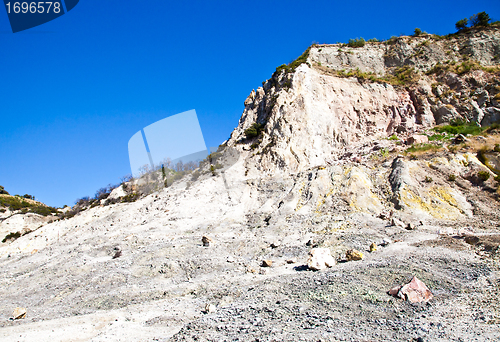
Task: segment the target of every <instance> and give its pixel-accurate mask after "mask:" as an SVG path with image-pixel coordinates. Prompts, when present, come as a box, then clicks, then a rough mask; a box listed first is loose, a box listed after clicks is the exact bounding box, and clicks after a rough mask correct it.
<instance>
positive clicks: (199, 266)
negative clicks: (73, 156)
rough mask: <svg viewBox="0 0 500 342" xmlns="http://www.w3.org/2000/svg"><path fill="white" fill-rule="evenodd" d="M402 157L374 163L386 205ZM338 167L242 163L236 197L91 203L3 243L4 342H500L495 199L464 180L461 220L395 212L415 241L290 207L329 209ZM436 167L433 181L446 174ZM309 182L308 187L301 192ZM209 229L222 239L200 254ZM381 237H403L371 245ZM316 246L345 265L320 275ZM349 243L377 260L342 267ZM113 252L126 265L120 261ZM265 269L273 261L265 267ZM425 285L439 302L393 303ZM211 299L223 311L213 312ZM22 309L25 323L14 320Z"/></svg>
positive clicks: (197, 188)
mask: <svg viewBox="0 0 500 342" xmlns="http://www.w3.org/2000/svg"><path fill="white" fill-rule="evenodd" d="M392 158H393V157H390V158H388V159H387V160H385V161H384V160H380V161H379V160H374V161H371V162H370V163H371V164H370V163H368V162H367V164H366V165H365V166H366V169H367V170H369V169H371V170H375V171H373V172H382V174H384V175H385V176H384V177H383V178H380V177H379V178H380V184H378V186H379V191H378V192H377V191H375V190H373V191H375V192H376V193H377V194H378V195H379V196H380V199H381V201H382V203H383V205H384V206H385V207H386V208H388V209H391V205H392V202H391V201H390V198H389V197H390V196H389V195H387V198H385V197H383V196H385V195H384V191H385V190H384V189H386V188H388V187H389V186H390V185H389V183H388V180H387V179H388V174H389V173H390V170H391V160H392ZM421 163H422V165H425V164H426V161H425V160H424V161H422V162H421ZM383 165H385V166H383ZM374 166H377V167H374ZM422 167H424V166H422ZM331 170H332V169H326V170H319V169H316V170H312V171H310V172H305V173H301V174H297V175H292V176H290V177H284V178H280V179H275V178H272V177H270V178H269V177H268V178H265V177H263V178H261V179H249V178H245V177H244V176H243V174H244V163H243V162H242V161H240V162H238V163H237V164H236V165H235V166H234V167H233V168H232V169H230V170H226V172H225V175H226V177H227V183H229V184H230V185H231V190H230V191H229V192H228V191H227V190H226V189H225V187H224V181H223V179H222V177H221V176H220V175H218V176H216V177H212V176H211V175H205V176H202V177H201V178H200V179H199V180H198V181H197V182H195V183H193V184H191V185H190V186H189V187H186V186H187V184H186V182H179V183H176V184H175V185H174V186H172V187H170V188H168V189H164V190H163V191H161V192H160V193H156V194H153V195H150V196H147V197H146V198H144V199H141V200H139V201H137V202H135V203H130V204H116V205H111V206H108V207H96V208H93V209H89V210H87V211H84V212H82V213H80V214H78V215H77V216H76V217H74V218H72V219H69V220H63V221H58V222H54V223H51V224H48V225H46V226H44V227H42V228H40V229H38V230H36V231H34V232H32V233H30V234H27V235H25V236H22V237H21V238H19V239H17V240H16V241H14V242H12V243H10V244H8V245H5V246H2V247H1V249H0V267H1V269H2V277H1V279H0V286H1V288H2V296H1V297H0V340H2V341H12V340H16V341H33V340H36V341H51V342H52V341H104V340H106V341H154V340H156V341H167V340H172V341H195V340H198V341H205V340H207V341H237V340H238V341H256V340H259V341H283V340H287V341H318V340H321V341H370V340H387V341H404V340H412V339H414V338H418V337H422V338H423V339H424V340H431V341H439V340H442V341H469V340H478V341H487V340H495V339H498V338H500V333H499V331H500V329H499V328H500V326H499V325H500V307H499V304H498V291H499V287H500V277H499V276H500V273H499V271H500V270H499V267H498V241H497V240H498V239H497V237H498V233H499V230H500V227H499V217H498V210H497V209H498V202H497V200H498V199H497V197H496V194H495V193H494V192H490V191H486V190H484V187H483V188H479V187H477V186H473V185H471V184H470V183H468V181H466V180H460V181H459V182H456V183H457V184H462V183H463V184H462V185H461V186H463V187H465V188H464V190H466V191H467V193H468V195H467V196H468V201H469V202H470V203H472V204H471V206H472V211H473V212H474V215H473V216H472V217H467V216H465V215H462V216H460V217H458V218H456V219H454V220H438V219H435V218H433V217H432V216H429V215H427V216H425V215H422V214H414V213H412V211H411V210H407V211H404V210H403V211H396V210H393V209H391V210H393V211H394V213H395V216H398V217H399V218H401V219H402V220H404V221H405V222H411V223H413V224H414V225H415V226H416V228H415V229H414V230H411V231H409V230H406V229H404V228H403V227H396V226H391V225H390V220H389V219H385V220H383V219H380V218H377V217H375V215H372V214H368V213H366V212H365V213H363V212H360V211H359V210H355V209H353V206H352V205H350V204H349V202H348V201H346V200H345V198H344V199H343V198H341V197H332V196H330V197H329V198H328V199H327V201H326V206H325V207H322V208H321V210H320V211H317V210H316V211H314V206H312V209H311V208H309V209H308V204H307V203H306V204H305V205H304V207H303V208H301V209H299V210H294V209H293V208H294V207H295V209H297V207H296V205H297V204H298V203H302V202H300V198H302V199H304V198H306V199H307V201H309V202H311V203H316V202H317V198H316V197H315V196H316V195H317V194H315V193H314V192H315V191H316V190H315V189H316V188H315V185H314V184H315V182H317V181H320V180H321V177H320V175H321V174H322V173H325V172H326V173H328V172H330V171H331ZM425 172H430V174H431V175H432V177H433V178H434V179H435V180H436V181H438V180H439V179H440V177H441V178H444V177H445V176H446V175H447V173H444V174H441V173H440V171H439V169H429V170H426V171H425ZM447 172H448V171H447ZM235 179H243V181H231V180H235ZM460 182H462V183H460ZM303 184H305V189H306V190H300V191H299V190H298V189H299V188H300V189H302V188H304V186H303ZM457 184H451V185H450V186H452V187H456V188H457V189H458V188H460V185H457ZM304 192H306V193H304ZM307 192H309V193H308V194H307ZM297 198H299V199H297ZM367 203H368V204H369V203H370V202H367ZM360 205H361V204H360V203H358V205H357V208H359V206H360ZM290 208H292V209H290ZM392 208H393V207H392ZM308 210H309V211H308ZM420 221H422V224H421V223H420ZM439 232H441V233H442V232H447V233H450V234H451V236H447V235H440V234H438V233H439ZM463 232H467V233H469V234H474V235H475V236H477V237H478V238H477V240H474V241H473V242H472V243H473V244H469V243H466V242H465V239H464V237H463V236H462V235H457V234H461V233H463ZM203 235H206V236H209V237H210V238H212V239H213V240H214V241H215V242H214V243H213V244H211V245H210V246H209V247H203V245H202V242H201V238H202V236H203ZM383 238H389V239H390V240H392V241H394V242H393V243H392V244H389V245H388V246H386V247H381V246H379V247H378V250H377V251H375V252H373V253H369V252H368V251H367V250H368V248H369V245H370V244H371V243H372V242H376V243H378V242H380V241H382V239H383ZM272 246H274V248H273V247H272ZM315 246H318V247H327V248H330V250H331V251H332V255H334V256H335V257H336V258H338V259H339V261H340V262H339V263H338V264H337V265H336V266H334V267H332V268H331V269H328V270H326V271H322V272H312V271H308V270H307V267H306V266H305V264H306V260H307V254H308V252H309V250H310V249H311V248H313V247H315ZM350 248H355V249H358V250H360V251H362V252H363V253H364V254H365V256H366V257H365V259H364V260H362V261H356V262H342V258H343V256H344V255H345V251H346V250H348V249H350ZM117 251H121V256H119V257H117V258H115V259H113V256H114V255H115V254H116V253H117ZM293 258H295V259H296V262H295V263H293V264H288V263H287V260H289V259H293ZM265 259H266V260H267V259H269V260H272V261H273V266H272V267H261V266H260V265H261V263H262V260H265ZM414 275H415V276H417V277H418V278H419V279H421V280H422V281H423V282H424V283H425V284H426V285H427V286H428V287H429V288H430V289H431V291H432V292H433V294H434V298H433V299H432V300H431V301H430V302H429V303H427V304H411V303H408V302H403V301H401V300H399V299H396V298H392V297H390V296H389V295H387V294H386V292H387V291H388V290H389V289H390V288H391V287H393V286H395V285H401V284H404V283H406V282H408V281H409V280H410V279H411V277H412V276H414ZM207 304H213V305H215V306H216V307H217V311H216V312H213V313H208V314H205V313H203V311H204V309H205V306H206V305H207ZM18 306H20V307H26V308H27V309H28V317H27V318H26V319H22V320H16V321H10V320H8V318H9V316H10V314H11V313H12V310H13V309H14V308H15V307H18Z"/></svg>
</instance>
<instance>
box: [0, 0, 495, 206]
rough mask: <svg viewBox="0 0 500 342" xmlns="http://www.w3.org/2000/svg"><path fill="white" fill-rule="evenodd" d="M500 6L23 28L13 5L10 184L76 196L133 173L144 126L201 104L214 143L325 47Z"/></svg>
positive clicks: (280, 5)
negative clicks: (265, 88) (299, 62)
mask: <svg viewBox="0 0 500 342" xmlns="http://www.w3.org/2000/svg"><path fill="white" fill-rule="evenodd" d="M481 11H486V12H487V13H488V14H490V16H491V17H492V18H493V19H495V20H500V2H499V1H498V0H491V1H481V0H478V1H425V0H423V1H419V2H405V1H385V2H384V1H377V2H374V1H307V2H306V1H294V0H289V1H279V0H273V1H260V0H257V1H248V2H243V1H234V0H233V1H218V0H213V1H206V0H205V1H189V0H186V1H175V2H172V1H166V0H148V1H142V0H141V1H139V0H133V1H131V0H129V1H124V0H106V1H102V0H100V1H97V0H80V3H79V4H78V5H77V6H76V7H75V8H74V9H73V10H72V11H70V12H68V13H67V14H66V15H63V16H62V17H60V18H57V19H55V20H53V21H51V22H48V23H46V24H44V25H41V26H38V27H35V28H33V29H30V30H27V31H23V32H19V33H16V34H13V33H12V32H11V30H10V25H9V23H8V19H7V14H6V11H5V10H3V9H0V44H1V48H0V84H1V86H0V118H1V120H0V185H3V186H4V187H5V188H6V189H7V190H8V191H9V192H10V193H11V194H21V195H23V194H25V193H28V194H32V195H34V196H36V198H37V199H39V200H41V201H43V202H45V203H47V204H49V205H53V206H62V205H64V204H68V205H73V204H74V202H75V200H76V199H77V198H81V197H83V196H87V195H88V196H93V195H94V193H95V191H96V190H97V189H98V188H100V187H103V186H106V185H107V184H109V183H118V182H119V181H120V178H121V177H122V176H124V175H126V174H129V173H130V164H129V160H128V150H127V143H128V140H129V139H130V138H131V137H132V135H133V134H134V133H136V132H137V131H138V130H140V129H141V128H144V127H145V126H147V125H149V124H152V123H154V122H156V121H158V120H161V119H163V118H165V117H167V116H170V115H174V114H177V113H181V112H184V111H186V110H190V109H195V110H196V112H197V114H198V118H199V121H200V125H201V128H202V130H203V133H204V136H205V141H206V144H207V146H217V145H219V144H220V143H221V142H222V141H224V140H225V139H227V138H228V137H229V135H230V133H231V131H232V130H233V128H234V127H235V126H236V125H237V123H238V120H239V118H240V116H241V113H242V111H243V108H244V106H243V102H244V100H245V98H246V97H247V96H248V94H249V93H250V91H251V90H252V89H254V88H257V87H258V86H260V85H261V83H262V81H264V80H266V79H267V78H269V77H270V76H271V74H272V73H273V71H274V70H275V68H276V67H277V66H279V65H281V64H283V63H288V62H290V61H291V60H293V59H295V58H296V57H298V56H299V55H300V54H301V53H302V52H303V51H304V50H305V49H306V48H307V47H308V46H309V45H310V44H311V43H313V42H317V43H336V42H347V41H348V40H349V39H350V38H356V37H363V38H365V39H369V38H374V37H376V38H379V39H387V38H390V37H391V36H393V35H396V36H397V35H400V34H411V33H413V30H414V28H415V27H419V28H421V29H422V30H425V31H427V32H429V33H437V34H447V33H451V32H454V31H455V28H454V24H455V22H456V21H458V20H459V19H462V18H465V17H469V16H470V15H472V14H474V13H478V12H481Z"/></svg>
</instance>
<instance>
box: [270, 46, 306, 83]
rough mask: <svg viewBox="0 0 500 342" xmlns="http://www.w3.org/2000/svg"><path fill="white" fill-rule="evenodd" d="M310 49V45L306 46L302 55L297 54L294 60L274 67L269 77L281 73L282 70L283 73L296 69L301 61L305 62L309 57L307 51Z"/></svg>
mask: <svg viewBox="0 0 500 342" xmlns="http://www.w3.org/2000/svg"><path fill="white" fill-rule="evenodd" d="M310 51H311V47H308V48H307V50H306V51H304V52H303V53H302V55H300V56H299V58H297V59H296V60H294V61H293V62H291V63H289V64H282V65H280V66H279V67H277V68H276V71H275V72H274V73H273V76H272V77H271V78H274V77H275V76H277V75H279V74H281V72H282V71H285V73H292V72H294V71H295V69H297V67H298V66H300V65H301V64H303V63H307V58H308V57H309V52H310Z"/></svg>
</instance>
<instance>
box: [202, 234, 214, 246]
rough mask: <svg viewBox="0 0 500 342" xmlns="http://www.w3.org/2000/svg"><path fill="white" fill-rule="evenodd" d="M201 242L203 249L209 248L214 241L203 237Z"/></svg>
mask: <svg viewBox="0 0 500 342" xmlns="http://www.w3.org/2000/svg"><path fill="white" fill-rule="evenodd" d="M201 242H203V247H210V244H213V243H214V240H212V239H211V238H209V237H208V236H203V237H202V238H201Z"/></svg>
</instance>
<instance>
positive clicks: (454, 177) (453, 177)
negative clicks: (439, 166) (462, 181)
mask: <svg viewBox="0 0 500 342" xmlns="http://www.w3.org/2000/svg"><path fill="white" fill-rule="evenodd" d="M456 179H457V176H455V175H454V174H453V173H452V174H450V175H449V176H448V181H450V182H454V181H455V180H456Z"/></svg>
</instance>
